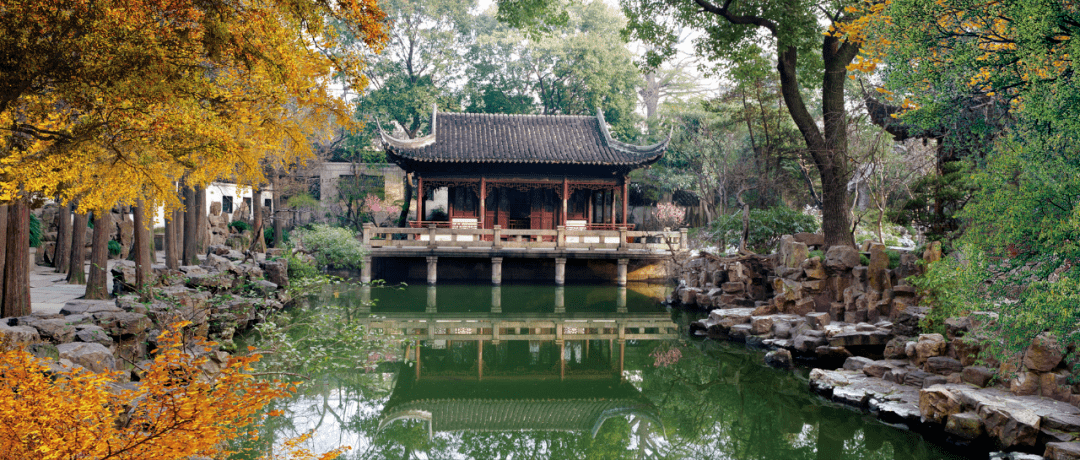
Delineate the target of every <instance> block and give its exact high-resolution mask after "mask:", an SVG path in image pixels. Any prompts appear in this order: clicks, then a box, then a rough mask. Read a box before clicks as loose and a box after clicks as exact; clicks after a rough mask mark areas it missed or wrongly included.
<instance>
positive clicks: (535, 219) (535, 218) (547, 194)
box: [529, 189, 555, 230]
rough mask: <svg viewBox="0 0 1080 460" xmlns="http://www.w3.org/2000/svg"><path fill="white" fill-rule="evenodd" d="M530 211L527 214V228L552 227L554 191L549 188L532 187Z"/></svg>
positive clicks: (553, 225)
mask: <svg viewBox="0 0 1080 460" xmlns="http://www.w3.org/2000/svg"><path fill="white" fill-rule="evenodd" d="M530 194H531V195H532V212H531V213H530V214H529V228H532V229H547V230H550V229H554V228H555V191H554V190H549V189H533V190H532V191H531V192H530Z"/></svg>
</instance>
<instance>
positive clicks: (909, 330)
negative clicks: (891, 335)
mask: <svg viewBox="0 0 1080 460" xmlns="http://www.w3.org/2000/svg"><path fill="white" fill-rule="evenodd" d="M927 311H929V308H926V307H907V308H903V309H899V310H898V309H896V305H893V313H892V316H891V317H890V319H891V320H892V322H893V325H894V328H893V332H895V333H896V335H906V336H915V335H916V334H918V333H919V330H920V329H919V322H920V321H922V320H923V318H925V317H926V312H927Z"/></svg>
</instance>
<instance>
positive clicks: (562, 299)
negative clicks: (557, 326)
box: [555, 286, 566, 313]
mask: <svg viewBox="0 0 1080 460" xmlns="http://www.w3.org/2000/svg"><path fill="white" fill-rule="evenodd" d="M555 313H566V288H565V287H563V286H557V287H556V288H555Z"/></svg>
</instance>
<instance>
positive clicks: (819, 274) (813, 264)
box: [802, 256, 828, 280]
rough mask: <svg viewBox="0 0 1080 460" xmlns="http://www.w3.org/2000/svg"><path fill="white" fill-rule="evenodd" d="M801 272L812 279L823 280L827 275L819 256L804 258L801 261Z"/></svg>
mask: <svg viewBox="0 0 1080 460" xmlns="http://www.w3.org/2000/svg"><path fill="white" fill-rule="evenodd" d="M802 269H803V273H804V274H806V277H807V278H809V279H812V280H824V279H825V278H827V277H828V275H827V274H826V273H825V263H824V262H822V261H821V257H817V256H814V257H811V258H809V259H806V261H804V262H803V263H802Z"/></svg>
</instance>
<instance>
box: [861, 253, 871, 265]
mask: <svg viewBox="0 0 1080 460" xmlns="http://www.w3.org/2000/svg"><path fill="white" fill-rule="evenodd" d="M859 265H865V266H869V265H870V258H869V257H866V254H862V253H860V254H859Z"/></svg>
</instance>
